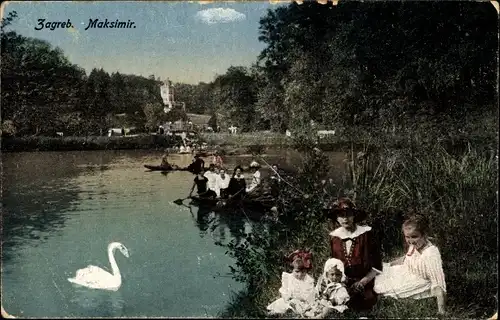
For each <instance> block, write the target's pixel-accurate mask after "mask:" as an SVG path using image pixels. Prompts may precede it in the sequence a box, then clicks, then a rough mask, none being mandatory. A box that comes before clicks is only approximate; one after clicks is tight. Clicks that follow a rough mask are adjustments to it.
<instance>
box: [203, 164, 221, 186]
mask: <svg viewBox="0 0 500 320" xmlns="http://www.w3.org/2000/svg"><path fill="white" fill-rule="evenodd" d="M216 169H217V168H216V167H215V165H213V164H210V166H208V170H207V171H206V172H205V177H207V179H208V189H210V190H212V191H214V192H216V191H215V190H216V189H217V176H218V175H219V174H218V172H216Z"/></svg>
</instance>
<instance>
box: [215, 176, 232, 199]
mask: <svg viewBox="0 0 500 320" xmlns="http://www.w3.org/2000/svg"><path fill="white" fill-rule="evenodd" d="M229 181H231V178H229V176H228V175H227V174H226V170H224V169H220V170H219V174H218V175H217V180H216V184H215V193H217V197H219V198H221V199H226V198H227V188H228V187H229Z"/></svg>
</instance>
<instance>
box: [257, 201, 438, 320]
mask: <svg viewBox="0 0 500 320" xmlns="http://www.w3.org/2000/svg"><path fill="white" fill-rule="evenodd" d="M329 217H330V218H331V219H333V220H334V221H335V222H336V223H338V225H339V227H338V228H336V229H335V230H333V231H332V232H331V233H330V234H329V236H330V249H331V258H330V259H328V260H327V261H326V262H325V265H324V270H323V274H322V275H321V277H320V278H319V279H318V282H317V284H316V285H315V284H314V278H313V277H312V276H311V275H310V274H309V272H310V271H311V270H312V254H311V253H310V252H308V251H303V250H297V251H295V252H294V253H292V254H291V255H290V256H289V258H290V259H289V261H290V265H291V267H292V268H293V269H292V272H291V273H288V272H283V274H282V284H281V288H280V289H279V293H280V298H279V299H277V300H276V301H274V302H272V303H271V304H270V305H269V306H268V307H267V310H268V311H269V314H270V315H292V314H295V315H299V316H302V317H308V318H324V317H327V316H328V315H329V314H330V313H331V312H334V311H335V310H336V311H337V312H343V311H344V310H346V309H347V308H350V309H353V310H357V311H367V310H370V309H371V308H372V307H373V306H374V305H375V304H376V302H377V298H378V296H383V297H384V296H385V297H392V298H395V299H403V298H413V299H422V298H429V297H434V298H435V299H436V301H437V311H438V313H439V314H443V313H444V312H445V298H446V282H445V275H444V272H443V267H442V261H441V255H440V252H439V249H438V248H437V247H436V246H435V245H434V244H433V243H432V242H430V241H429V232H430V230H429V222H428V219H427V218H426V217H425V216H423V215H421V214H414V215H411V216H409V217H408V218H407V219H406V220H405V221H404V223H403V225H402V232H403V235H404V239H405V246H406V254H405V255H404V256H402V257H400V258H398V259H395V260H394V261H391V262H390V263H383V262H382V259H381V252H380V247H379V245H378V241H377V239H376V238H375V235H374V232H373V231H372V228H371V227H370V226H368V225H366V224H363V223H362V222H363V221H364V219H365V218H366V213H365V212H364V211H362V210H359V209H357V208H356V206H355V205H354V203H353V202H352V201H351V200H350V199H348V198H340V199H338V200H337V201H335V202H334V203H333V204H332V205H331V206H330V208H329Z"/></svg>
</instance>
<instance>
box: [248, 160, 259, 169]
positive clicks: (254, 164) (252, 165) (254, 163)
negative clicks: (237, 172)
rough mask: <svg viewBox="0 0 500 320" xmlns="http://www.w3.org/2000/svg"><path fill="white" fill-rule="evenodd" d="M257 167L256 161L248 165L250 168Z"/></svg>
mask: <svg viewBox="0 0 500 320" xmlns="http://www.w3.org/2000/svg"><path fill="white" fill-rule="evenodd" d="M258 167H260V164H259V163H258V162H257V161H252V163H250V168H258Z"/></svg>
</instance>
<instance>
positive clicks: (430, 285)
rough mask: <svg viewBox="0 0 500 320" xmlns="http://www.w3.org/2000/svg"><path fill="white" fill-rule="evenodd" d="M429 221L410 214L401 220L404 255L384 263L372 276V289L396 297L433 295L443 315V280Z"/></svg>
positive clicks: (439, 258)
mask: <svg viewBox="0 0 500 320" xmlns="http://www.w3.org/2000/svg"><path fill="white" fill-rule="evenodd" d="M428 233H429V223H428V221H427V219H426V218H425V217H424V216H422V215H414V216H412V217H410V218H408V219H407V220H405V222H404V223H403V234H404V237H405V241H406V244H407V245H408V251H407V253H406V255H404V256H403V257H401V258H398V259H396V260H394V261H392V262H391V263H389V264H385V265H384V267H383V273H382V274H380V275H378V276H377V277H376V278H375V286H374V290H375V292H376V293H378V294H379V295H382V296H387V297H392V298H396V299H404V298H413V299H422V298H429V297H436V299H437V309H438V313H440V314H444V312H445V300H446V282H445V277H444V272H443V266H442V260H441V254H440V253H439V249H438V248H437V247H436V246H435V245H434V244H432V243H431V242H430V241H429V238H428Z"/></svg>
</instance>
